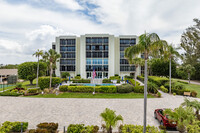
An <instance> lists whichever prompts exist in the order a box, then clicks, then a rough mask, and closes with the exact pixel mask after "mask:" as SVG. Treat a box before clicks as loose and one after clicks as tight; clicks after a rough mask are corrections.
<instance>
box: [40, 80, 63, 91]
mask: <svg viewBox="0 0 200 133" xmlns="http://www.w3.org/2000/svg"><path fill="white" fill-rule="evenodd" d="M59 83H61V78H59V77H52V83H51V85H52V87H53V86H55V85H56V84H59ZM38 84H39V86H40V88H41V89H42V90H43V89H44V88H49V84H50V77H39V79H38Z"/></svg>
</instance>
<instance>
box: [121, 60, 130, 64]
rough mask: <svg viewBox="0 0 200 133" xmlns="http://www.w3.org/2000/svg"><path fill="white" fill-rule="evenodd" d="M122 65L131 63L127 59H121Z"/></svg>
mask: <svg viewBox="0 0 200 133" xmlns="http://www.w3.org/2000/svg"><path fill="white" fill-rule="evenodd" d="M120 64H129V62H128V60H126V59H120Z"/></svg>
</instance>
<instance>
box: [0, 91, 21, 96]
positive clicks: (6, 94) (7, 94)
mask: <svg viewBox="0 0 200 133" xmlns="http://www.w3.org/2000/svg"><path fill="white" fill-rule="evenodd" d="M20 95H22V93H17V92H9V91H5V92H2V93H0V96H20Z"/></svg>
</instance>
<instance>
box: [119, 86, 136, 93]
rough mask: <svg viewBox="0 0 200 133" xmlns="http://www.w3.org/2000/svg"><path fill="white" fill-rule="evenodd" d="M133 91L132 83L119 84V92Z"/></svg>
mask: <svg viewBox="0 0 200 133" xmlns="http://www.w3.org/2000/svg"><path fill="white" fill-rule="evenodd" d="M132 91H133V86H132V85H130V84H124V85H120V86H117V92H118V93H130V92H132Z"/></svg>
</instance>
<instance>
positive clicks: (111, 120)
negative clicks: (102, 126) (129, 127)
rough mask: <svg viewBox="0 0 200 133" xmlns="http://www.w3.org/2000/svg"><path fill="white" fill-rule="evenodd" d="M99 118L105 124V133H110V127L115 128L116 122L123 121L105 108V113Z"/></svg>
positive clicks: (119, 116)
mask: <svg viewBox="0 0 200 133" xmlns="http://www.w3.org/2000/svg"><path fill="white" fill-rule="evenodd" d="M100 116H101V117H102V119H103V120H104V121H105V123H106V129H107V133H112V127H115V126H116V125H117V122H118V121H123V118H122V116H121V115H116V114H115V111H113V110H111V109H108V108H106V109H105V111H104V112H103V113H101V114H100Z"/></svg>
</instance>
